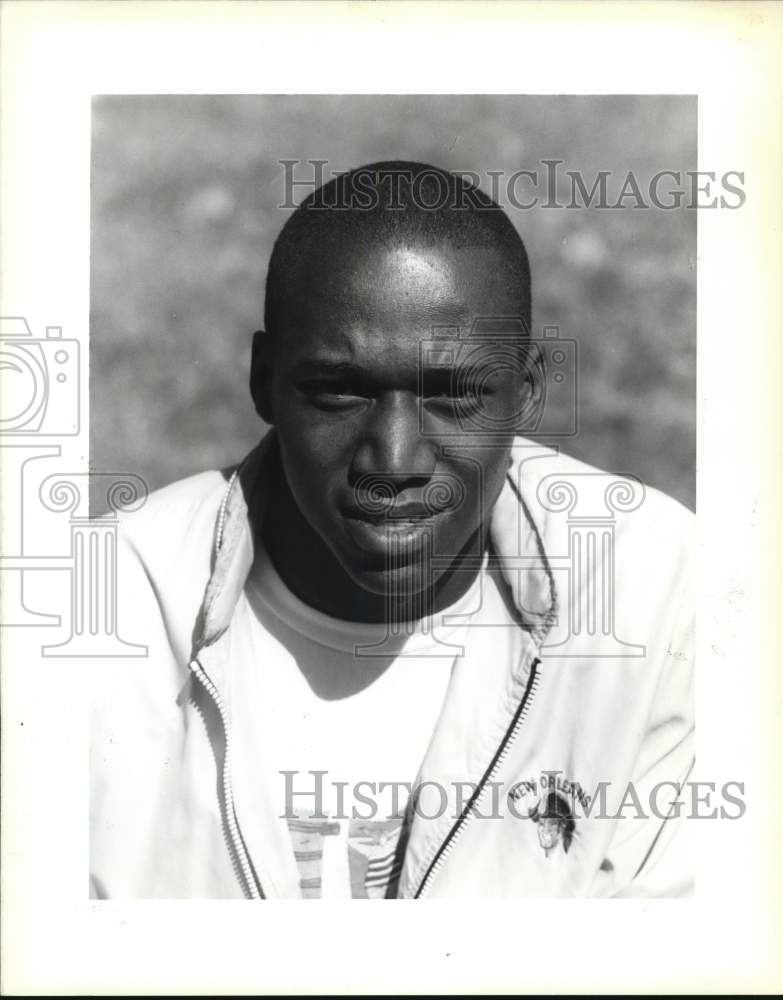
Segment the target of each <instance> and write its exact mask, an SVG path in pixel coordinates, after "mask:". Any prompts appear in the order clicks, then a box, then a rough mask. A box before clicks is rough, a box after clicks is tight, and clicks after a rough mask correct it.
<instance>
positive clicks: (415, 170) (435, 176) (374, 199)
mask: <svg viewBox="0 0 783 1000" xmlns="http://www.w3.org/2000/svg"><path fill="white" fill-rule="evenodd" d="M444 243H447V244H449V245H451V246H452V247H455V248H464V247H480V248H485V249H487V250H494V251H496V252H497V254H498V255H499V257H500V260H501V266H503V267H504V268H505V270H506V272H507V275H508V280H509V281H510V282H512V283H513V284H514V285H516V286H518V290H519V297H520V303H521V309H520V316H519V319H520V320H521V322H522V327H523V333H524V335H529V332H530V326H531V295H530V264H529V261H528V256H527V251H526V249H525V245H524V243H523V242H522V239H521V237H520V236H519V234H518V233H517V230H516V228H515V227H514V225H513V223H512V222H511V220H510V219H509V218H508V216H507V215H506V214H505V212H504V211H503V210H502V209H501V207H500V206H499V205H498V204H497V203H496V202H494V201H493V200H492V198H490V197H489V196H488V195H487V194H485V193H484V192H483V191H482V190H481V189H480V188H478V187H477V186H476V185H475V184H474V183H473V182H471V181H470V180H468V179H467V178H465V177H464V176H462V175H460V174H455V173H451V172H449V171H447V170H443V169H441V168H440V167H434V166H431V165H430V164H426V163H415V162H409V161H404V160H388V161H383V162H379V163H370V164H367V165H365V166H362V167H357V168H355V169H354V170H351V171H349V172H348V173H344V174H340V175H339V176H337V177H335V178H334V179H333V180H330V181H329V182H328V183H326V184H324V185H323V186H322V187H320V188H317V189H316V190H315V191H313V192H311V194H309V195H308V197H307V198H305V199H304V201H302V202H301V204H300V205H299V206H298V207H297V209H296V210H295V211H294V212H293V214H292V215H291V216H290V217H289V218H288V220H287V221H286V223H285V225H284V226H283V228H282V229H281V231H280V233H279V235H278V237H277V239H276V241H275V245H274V247H273V249H272V256H271V258H270V261H269V269H268V271H267V279H266V301H265V308H264V323H265V326H266V329H267V331H268V332H270V333H273V332H274V331H275V330H276V329H277V327H278V326H279V322H280V317H281V316H282V315H283V313H284V310H285V307H286V304H287V300H288V298H289V294H291V293H292V292H293V288H294V283H295V278H296V276H297V275H298V274H300V273H301V271H302V269H303V267H305V266H306V265H307V264H308V263H311V262H312V258H313V256H327V257H328V258H329V259H332V260H334V259H339V258H340V256H344V255H346V254H347V253H349V252H350V250H351V249H352V248H356V247H362V248H365V249H370V248H372V247H375V246H378V245H383V246H387V247H399V246H407V245H411V244H414V245H423V246H429V247H434V246H443V244H444Z"/></svg>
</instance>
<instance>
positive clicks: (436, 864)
mask: <svg viewBox="0 0 783 1000" xmlns="http://www.w3.org/2000/svg"><path fill="white" fill-rule="evenodd" d="M540 664H541V660H540V659H539V658H538V657H536V658H535V659H534V660H533V662H532V664H531V666H530V676H529V677H528V680H527V685H526V687H525V692H524V694H523V695H522V699H521V700H520V702H519V705H518V706H517V710H516V712H515V713H514V718H513V719H512V720H511V725H510V726H509V728H508V730H507V731H506V735H505V736H504V737H503V740H502V742H501V744H500V746H499V747H498V749H497V751H496V753H495V756H494V757H493V758H492V760H491V761H490V764H489V767H488V768H487V770H486V771H485V772H484V774H483V776H482V778H481V781H480V782H479V784H478V785H477V787H476V790H475V791H474V792H473V794H472V795H471V797H470V799H469V800H468V804H467V805H466V806H465V808H464V809H463V810H462V812H461V814H460V816H459V818H458V819H457V821H456V823H455V824H454V826H453V827H452V828H451V830H450V831H449V834H448V836H447V837H446V839H445V840H444V841H443V843H442V844H441V845H440V848H439V849H438V851H437V853H436V854H435V857H434V858H433V859H432V861H431V862H430V866H429V868H428V869H427V871H426V873H425V875H424V878H423V879H422V880H421V884H420V885H419V888H418V889H417V890H416V892H415V893H414V896H413V898H414V899H421V898H422V897H423V896H425V895H426V892H427V889H428V887H429V885H430V883H431V882H432V879H433V878H434V877H435V875H436V874H437V872H438V870H439V869H440V868H441V867H442V866H443V863H444V861H445V860H446V857H447V856H448V854H449V852H450V851H451V850H453V848H454V845H455V843H456V842H457V840H458V839H459V836H460V834H461V833H462V831H463V830H464V828H465V826H466V825H467V821H468V819H469V818H470V816H471V811H472V809H473V807H474V805H477V804H478V801H479V799H480V798H481V796H482V794H483V793H484V789H485V788H486V786H487V784H488V782H490V781H491V780H492V778H493V777H494V775H495V774H497V772H498V771H499V770H500V768H501V766H502V765H503V762H504V761H505V759H506V757H507V756H508V752H509V749H510V748H511V744H512V743H513V742H514V740H515V739H516V738H517V735H518V734H519V730H520V729H521V728H522V724H523V723H524V721H525V718H526V716H527V714H528V711H529V710H530V704H531V702H532V700H533V695H534V694H535V690H536V687H537V686H538V678H539V673H538V668H539V666H540Z"/></svg>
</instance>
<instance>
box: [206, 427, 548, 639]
mask: <svg viewBox="0 0 783 1000" xmlns="http://www.w3.org/2000/svg"><path fill="white" fill-rule="evenodd" d="M275 440H276V435H275V432H274V429H272V430H270V431H269V432H268V433H267V434H266V436H265V437H264V438H263V439H262V440H261V442H260V444H259V445H258V446H257V447H256V448H254V449H253V451H251V452H250V454H249V455H248V456H247V457H246V458H245V460H244V461H243V462H242V463H241V464H240V465H239V466H238V467H237V469H235V471H234V472H233V474H232V476H231V478H230V479H229V482H228V485H227V487H226V490H225V493H224V495H223V499H222V502H221V504H220V508H219V512H218V518H217V523H216V526H215V542H214V551H213V564H212V572H211V574H210V578H209V581H208V583H207V587H206V590H205V592H204V600H203V602H202V607H201V611H200V613H199V619H198V624H197V628H196V642H195V650H196V652H198V651H199V650H200V649H202V648H203V647H205V646H210V645H212V643H214V642H215V641H216V640H217V639H219V638H220V636H221V635H222V634H223V633H224V632H225V631H226V629H227V628H228V626H229V624H230V622H231V618H232V616H233V613H234V608H235V607H236V604H237V601H238V600H239V597H240V595H241V593H242V590H243V589H244V586H245V583H246V581H247V577H248V574H249V573H250V570H251V567H252V565H253V558H254V549H255V546H254V541H253V528H252V523H253V521H252V519H251V516H250V512H251V511H252V512H253V515H254V519H258V518H259V517H260V516H262V515H263V506H264V503H265V497H266V491H265V489H264V486H265V481H264V471H265V467H266V466H267V464H268V458H269V456H270V453H271V451H272V448H273V447H274V446H275ZM542 452H545V453H547V454H549V452H548V450H547V449H542V448H541V447H540V446H538V445H536V444H534V443H533V442H530V441H527V440H526V439H524V438H517V439H516V440H515V443H514V448H513V449H512V463H511V467H510V468H509V472H508V474H507V476H506V483H505V485H504V487H503V489H502V490H501V494H500V497H499V498H498V501H497V503H496V505H495V508H494V510H493V512H492V515H491V522H490V538H491V541H492V544H493V546H494V549H495V551H496V553H497V554H498V556H499V559H500V566H501V571H502V573H503V577H504V579H505V581H506V583H507V584H508V587H509V590H510V592H511V595H512V598H513V602H514V606H515V607H516V609H517V611H518V613H519V616H520V622H521V625H522V627H523V628H524V629H526V630H527V631H528V632H529V633H530V635H531V637H532V638H533V640H534V641H535V642H536V645H537V646H540V645H541V643H542V641H543V639H544V637H545V636H546V634H547V633H548V632H549V630H550V629H551V628H552V625H553V624H554V623H555V621H556V618H557V604H558V602H557V591H556V588H555V582H554V577H553V575H552V571H551V568H550V565H549V560H548V558H547V554H546V551H545V548H544V537H545V534H546V532H545V528H546V524H545V522H546V511H545V510H544V508H542V507H541V505H540V504H539V503H538V501H537V498H536V490H535V481H534V478H533V476H532V475H531V471H530V467H531V466H534V465H535V463H533V462H530V461H528V460H529V459H530V458H532V457H536V456H540V455H541V454H542ZM256 523H257V522H256Z"/></svg>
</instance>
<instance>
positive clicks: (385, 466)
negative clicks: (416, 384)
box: [353, 392, 438, 490]
mask: <svg viewBox="0 0 783 1000" xmlns="http://www.w3.org/2000/svg"><path fill="white" fill-rule="evenodd" d="M419 417H420V414H419V406H418V400H417V398H416V396H415V395H414V394H413V393H404V392H399V393H390V394H388V395H387V396H382V397H380V398H378V399H376V401H375V404H374V405H373V407H372V408H371V410H370V412H369V413H368V415H367V422H366V424H365V427H364V433H363V436H362V440H361V442H360V443H359V445H358V447H357V449H356V452H355V454H354V459H353V473H354V476H355V477H357V478H358V477H359V476H366V475H370V474H372V475H379V476H384V477H388V479H389V480H390V481H392V482H394V483H395V485H396V488H397V490H400V489H403V488H404V487H405V486H406V485H408V484H409V480H428V479H429V478H430V477H431V476H432V474H433V473H434V471H435V466H436V464H437V454H438V448H437V444H436V442H435V441H434V440H433V439H431V438H429V437H428V436H426V435H425V434H423V433H422V428H421V426H420V422H419Z"/></svg>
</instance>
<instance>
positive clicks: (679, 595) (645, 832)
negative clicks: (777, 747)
mask: <svg viewBox="0 0 783 1000" xmlns="http://www.w3.org/2000/svg"><path fill="white" fill-rule="evenodd" d="M679 576H680V579H679V581H678V585H677V586H675V587H674V588H673V589H672V598H671V599H672V607H673V608H674V614H673V616H672V622H673V624H671V625H670V627H669V628H668V629H667V632H668V640H667V642H666V646H665V653H664V662H663V665H662V668H661V673H660V679H659V683H658V686H657V689H656V692H655V697H654V699H653V703H652V706H651V710H650V715H649V719H648V724H647V727H646V731H645V733H644V737H643V739H642V742H641V747H640V751H639V755H638V758H637V762H636V767H635V769H634V775H633V778H632V781H631V784H632V785H633V792H635V795H633V792H631V793H629V794H628V797H627V800H626V801H627V802H628V809H627V810H625V811H624V814H623V815H624V817H625V818H624V819H622V820H621V821H620V822H619V823H618V831H617V834H616V837H615V841H616V843H615V845H614V847H615V850H616V852H617V855H618V858H622V857H623V855H625V858H624V859H623V861H624V862H625V863H624V864H622V865H621V868H622V869H623V871H624V877H623V879H622V881H621V882H620V883H619V884H618V885H616V886H615V891H614V892H613V893H612V894H613V895H614V896H617V897H624V896H627V897H659V896H661V897H663V896H688V895H691V894H692V893H693V874H692V869H691V852H690V843H689V842H690V832H691V823H690V821H689V819H688V814H689V812H690V804H691V795H690V788H689V786H688V785H687V782H688V781H689V779H690V776H691V771H692V768H693V762H694V718H693V673H694V656H693V654H694V649H693V647H694V616H693V590H692V575H691V559H690V555H689V554H688V555H687V556H685V557H684V559H683V564H682V566H681V573H680V574H679ZM637 802H638V804H639V805H641V810H638V806H637ZM642 813H643V815H642Z"/></svg>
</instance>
